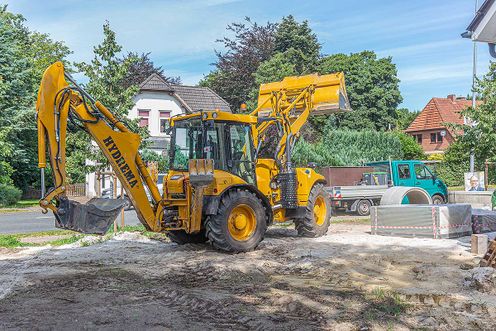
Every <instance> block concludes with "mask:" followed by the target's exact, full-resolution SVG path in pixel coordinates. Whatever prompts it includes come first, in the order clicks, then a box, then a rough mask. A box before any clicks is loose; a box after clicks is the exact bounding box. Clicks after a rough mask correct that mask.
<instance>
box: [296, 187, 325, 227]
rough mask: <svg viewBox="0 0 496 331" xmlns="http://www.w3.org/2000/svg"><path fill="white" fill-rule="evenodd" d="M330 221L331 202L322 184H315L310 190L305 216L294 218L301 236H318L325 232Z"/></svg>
mask: <svg viewBox="0 0 496 331" xmlns="http://www.w3.org/2000/svg"><path fill="white" fill-rule="evenodd" d="M330 223H331V202H330V200H329V194H328V193H327V192H326V191H325V190H324V185H322V184H316V185H314V187H313V188H312V190H311V191H310V196H309V197H308V204H307V207H306V211H305V217H303V218H299V219H296V220H295V225H296V231H298V235H299V236H301V237H320V236H323V235H325V234H326V233H327V230H328V229H329V225H330Z"/></svg>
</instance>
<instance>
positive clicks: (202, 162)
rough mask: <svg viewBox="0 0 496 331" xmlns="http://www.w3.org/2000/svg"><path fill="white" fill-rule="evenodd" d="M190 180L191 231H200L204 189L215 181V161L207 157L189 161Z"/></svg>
mask: <svg viewBox="0 0 496 331" xmlns="http://www.w3.org/2000/svg"><path fill="white" fill-rule="evenodd" d="M188 168H189V182H190V183H191V186H192V187H193V196H192V197H191V208H190V213H191V222H190V224H191V225H190V228H189V230H190V232H193V233H195V232H198V231H200V227H201V219H202V210H203V189H204V188H205V187H206V186H208V185H210V184H211V183H212V182H213V181H214V161H213V160H207V159H191V160H189V163H188Z"/></svg>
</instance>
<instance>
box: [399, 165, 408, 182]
mask: <svg viewBox="0 0 496 331" xmlns="http://www.w3.org/2000/svg"><path fill="white" fill-rule="evenodd" d="M398 176H399V177H400V179H410V166H409V165H408V164H399V165H398Z"/></svg>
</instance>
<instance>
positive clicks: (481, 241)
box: [470, 234, 489, 255]
mask: <svg viewBox="0 0 496 331" xmlns="http://www.w3.org/2000/svg"><path fill="white" fill-rule="evenodd" d="M488 242H489V240H488V237H487V235H485V234H473V235H472V237H471V240H470V243H471V245H470V251H471V252H472V253H473V254H477V255H484V254H486V252H487V247H488Z"/></svg>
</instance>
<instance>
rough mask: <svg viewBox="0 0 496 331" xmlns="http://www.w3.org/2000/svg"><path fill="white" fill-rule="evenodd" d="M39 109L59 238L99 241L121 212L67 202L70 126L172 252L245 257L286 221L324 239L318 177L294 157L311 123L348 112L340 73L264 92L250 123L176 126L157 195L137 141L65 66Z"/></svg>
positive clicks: (188, 121) (50, 206) (208, 121)
mask: <svg viewBox="0 0 496 331" xmlns="http://www.w3.org/2000/svg"><path fill="white" fill-rule="evenodd" d="M36 107H37V122H38V153H39V168H41V176H42V186H43V189H42V190H43V191H44V186H45V184H44V169H45V167H46V166H47V161H46V158H47V152H48V156H49V162H50V166H51V169H52V173H53V177H54V181H55V185H54V187H53V188H51V189H50V190H48V192H46V193H45V192H44V193H43V198H42V199H41V200H40V206H41V207H42V208H43V210H44V212H45V213H46V212H47V211H48V210H51V211H53V213H54V214H55V218H56V221H55V223H56V224H55V225H56V226H57V227H59V228H63V229H69V230H74V231H78V232H82V233H96V234H103V233H105V232H106V231H107V230H108V228H109V226H110V224H111V223H112V222H113V221H114V219H115V218H116V216H117V215H118V213H119V212H120V211H121V209H122V208H123V200H112V199H101V198H93V199H91V200H90V201H89V202H88V203H86V204H80V203H78V202H76V201H71V200H69V199H68V198H67V196H66V155H65V152H66V134H67V123H68V121H71V122H72V123H73V124H75V125H76V126H77V127H80V128H81V129H83V130H85V131H86V132H87V133H88V134H89V135H90V136H91V138H92V139H93V140H94V141H95V142H96V144H97V145H98V147H99V148H100V149H101V150H102V152H103V154H104V155H105V157H106V158H107V160H108V161H109V163H110V165H111V166H112V169H113V171H114V172H115V173H116V174H117V177H118V178H119V180H120V182H121V183H122V185H123V187H124V189H125V191H126V194H127V196H128V197H129V198H130V200H131V202H132V204H133V205H134V207H135V208H136V213H137V214H138V218H139V220H140V221H141V223H143V225H144V226H145V228H146V229H147V230H149V231H155V232H163V233H167V235H168V236H169V238H170V239H171V240H172V241H174V242H176V243H179V244H184V243H193V242H194V243H199V242H206V241H209V242H210V243H211V244H212V245H213V246H214V247H215V248H217V249H220V250H224V251H228V252H245V251H250V250H253V249H254V248H256V247H257V245H258V244H259V243H260V241H261V240H262V239H263V237H264V234H265V231H266V229H267V227H268V226H269V225H271V224H272V223H273V222H285V221H289V220H292V221H294V223H295V226H296V230H297V231H298V234H299V235H301V236H305V237H317V236H322V235H324V234H325V233H326V232H327V230H328V227H329V222H330V216H331V206H330V201H329V197H328V194H327V193H326V192H325V190H324V184H325V180H324V177H323V176H321V175H319V174H317V173H316V172H315V171H314V170H313V169H312V168H296V167H294V166H293V164H292V162H291V151H292V149H293V146H294V144H295V142H296V140H297V138H298V135H299V131H300V129H301V128H302V126H303V125H304V124H305V123H306V122H307V120H308V118H309V116H310V115H313V114H329V113H332V112H340V111H349V110H350V107H349V103H348V98H347V95H346V90H345V84H344V76H343V74H342V73H337V74H330V75H322V76H319V75H317V74H313V75H307V76H300V77H286V78H285V79H284V80H282V81H281V82H274V83H269V84H263V85H262V86H261V87H260V93H259V98H258V107H257V108H256V109H255V110H253V111H252V112H251V113H250V114H232V113H229V112H222V111H218V110H211V111H200V112H195V113H191V114H185V115H181V116H175V117H172V118H171V119H170V135H171V143H170V148H169V150H170V171H169V172H168V174H167V176H166V178H164V184H163V194H162V195H161V194H160V193H159V190H158V189H157V185H156V183H154V181H153V179H152V177H151V176H150V174H149V172H148V170H147V167H146V165H145V163H144V162H143V160H142V159H141V156H140V154H139V152H138V150H139V148H140V136H139V135H138V134H136V133H133V132H131V131H130V130H129V129H128V127H127V126H126V125H125V124H124V123H123V122H121V121H120V120H119V119H118V118H116V117H115V116H114V115H113V114H112V112H111V111H110V110H108V109H107V108H106V107H105V106H104V105H103V104H101V103H100V102H99V101H97V100H95V99H93V98H92V96H90V95H89V94H88V93H87V92H85V91H84V89H82V88H81V87H80V86H78V85H77V83H76V82H75V81H74V80H73V79H72V77H71V76H70V75H68V74H67V73H65V72H64V66H63V64H62V63H61V62H57V63H54V64H53V65H51V66H50V67H48V69H47V70H46V71H45V73H44V75H43V78H42V81H41V85H40V90H39V93H38V101H37V104H36ZM269 128H273V129H270V130H269ZM266 140H271V141H273V142H276V143H277V148H276V149H275V151H274V156H273V158H260V157H258V156H259V152H260V148H261V146H262V143H263V142H264V141H266ZM164 147H165V146H164ZM145 187H147V188H148V190H149V192H150V195H151V201H150V200H149V198H148V197H147V194H146V190H145Z"/></svg>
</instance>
